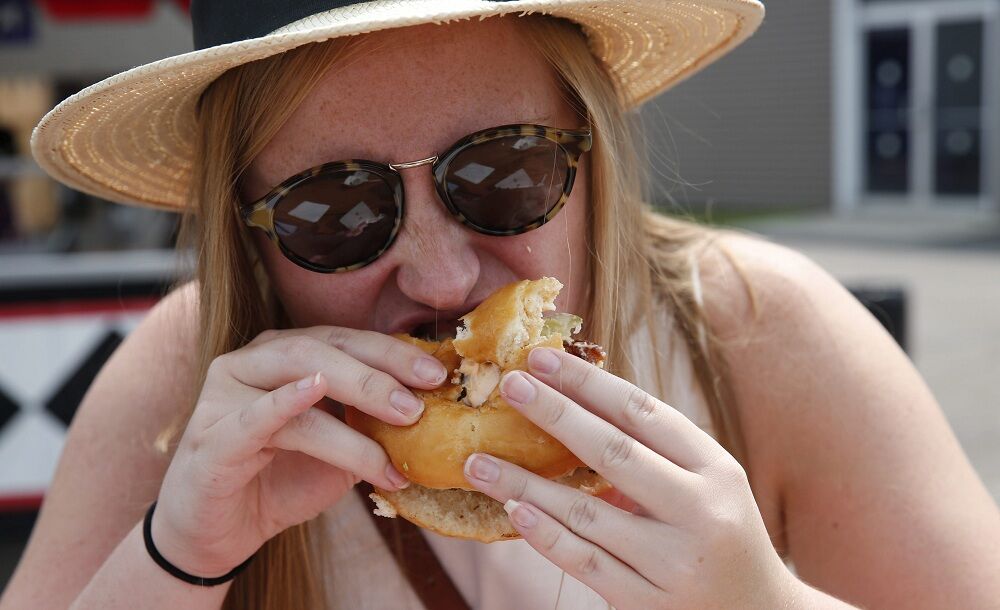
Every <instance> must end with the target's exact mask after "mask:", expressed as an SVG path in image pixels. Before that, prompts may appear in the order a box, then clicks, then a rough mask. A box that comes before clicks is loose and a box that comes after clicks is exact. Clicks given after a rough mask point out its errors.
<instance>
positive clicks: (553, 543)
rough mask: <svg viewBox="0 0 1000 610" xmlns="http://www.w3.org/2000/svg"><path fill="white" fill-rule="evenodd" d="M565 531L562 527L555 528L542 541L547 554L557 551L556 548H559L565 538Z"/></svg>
mask: <svg viewBox="0 0 1000 610" xmlns="http://www.w3.org/2000/svg"><path fill="white" fill-rule="evenodd" d="M565 531H566V530H564V529H563V528H561V527H556V528H553V529H552V531H551V532H549V534H548V535H546V536H545V537H544V539H543V540H542V542H541V546H542V549H543V550H544V551H545V552H546V553H551V552H553V551H554V550H555V549H556V547H557V546H559V542H560V540H561V539H562V537H563V532H565Z"/></svg>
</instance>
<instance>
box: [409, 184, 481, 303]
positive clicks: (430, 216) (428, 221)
mask: <svg viewBox="0 0 1000 610" xmlns="http://www.w3.org/2000/svg"><path fill="white" fill-rule="evenodd" d="M400 174H401V175H402V177H403V192H404V197H405V210H404V215H403V226H402V228H401V229H400V232H399V235H398V236H397V238H396V245H395V247H394V248H393V249H392V252H393V256H394V258H395V262H396V265H397V270H396V282H397V284H398V286H399V289H400V291H401V292H402V293H403V294H405V295H406V296H407V297H409V298H410V299H412V300H414V301H417V302H419V303H423V304H425V305H427V306H429V307H433V308H434V309H458V308H460V307H462V305H463V304H464V303H465V302H466V301H467V300H468V298H469V295H470V293H471V292H472V289H473V287H474V286H475V285H476V282H477V281H478V280H479V272H480V261H479V256H478V255H477V253H476V251H475V248H474V247H473V239H474V236H473V235H471V234H470V232H469V231H467V230H465V229H464V228H463V227H462V225H461V224H460V223H459V222H458V221H457V220H455V218H453V217H452V216H451V214H450V213H449V212H448V210H447V208H445V206H444V203H443V202H442V201H441V199H440V197H439V195H438V193H437V189H436V188H435V186H434V181H433V179H432V175H431V168H430V166H429V165H428V166H426V167H411V168H409V169H402V170H401V171H400Z"/></svg>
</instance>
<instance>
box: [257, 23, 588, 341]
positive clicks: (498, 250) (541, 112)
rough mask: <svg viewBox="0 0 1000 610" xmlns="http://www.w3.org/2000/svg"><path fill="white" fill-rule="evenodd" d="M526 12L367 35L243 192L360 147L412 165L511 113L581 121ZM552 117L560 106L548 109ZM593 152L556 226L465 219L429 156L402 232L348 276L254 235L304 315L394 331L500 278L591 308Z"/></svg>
mask: <svg viewBox="0 0 1000 610" xmlns="http://www.w3.org/2000/svg"><path fill="white" fill-rule="evenodd" d="M516 20H517V18H516V17H514V16H508V17H504V18H502V19H487V20H484V21H481V22H480V21H471V22H465V21H463V22H456V23H450V24H446V25H433V24H430V25H421V26H416V27H411V28H404V29H399V30H392V31H388V32H376V33H373V34H369V35H368V36H372V37H374V38H376V40H374V41H373V42H376V43H377V44H375V45H373V47H372V48H373V51H372V52H369V53H367V54H365V55H363V56H362V57H360V58H356V59H354V60H353V61H352V62H350V63H349V64H348V65H346V66H344V67H340V66H335V67H334V68H333V69H331V70H329V71H328V72H327V74H326V75H325V76H324V77H323V78H322V79H321V81H320V82H319V84H318V85H317V86H316V88H315V89H313V91H312V92H311V93H310V94H309V95H308V96H307V97H306V99H305V100H304V102H303V103H302V105H301V106H300V107H299V108H297V109H296V111H295V112H294V114H293V115H292V117H291V118H290V119H289V121H288V122H287V123H286V124H285V125H284V126H283V128H282V129H281V130H280V131H279V133H278V134H277V136H276V137H275V138H274V139H273V140H272V141H271V142H270V143H269V144H268V145H267V146H266V147H265V148H264V150H263V151H262V152H261V154H260V155H259V156H258V157H257V159H255V161H254V163H253V164H252V165H251V167H250V168H249V172H248V175H247V179H246V181H245V183H244V184H243V188H242V191H243V192H242V195H243V198H244V201H253V200H256V199H257V198H259V197H261V196H262V195H264V194H265V193H266V192H267V191H269V190H270V189H271V188H272V187H273V186H274V185H276V184H278V183H280V182H281V181H282V180H284V179H285V178H287V177H289V176H291V175H293V174H296V173H298V172H300V171H302V170H304V169H307V168H309V167H313V166H315V165H319V164H321V163H326V162H331V161H338V160H342V159H349V158H365V159H371V160H374V161H380V162H385V163H388V162H392V163H398V162H404V161H414V160H417V159H423V158H426V157H429V156H431V155H434V154H438V153H440V152H442V151H444V149H445V148H446V147H448V146H449V145H451V144H452V143H453V142H454V141H455V140H457V139H459V138H461V137H463V136H465V135H467V134H469V133H472V132H474V131H478V130H480V129H484V128H489V127H494V126H497V125H503V124H508V123H524V122H538V123H542V124H547V125H550V126H553V127H561V128H574V129H575V128H579V127H583V126H584V123H583V120H582V119H581V118H579V117H578V116H577V115H576V114H575V113H574V112H573V110H572V108H571V107H570V106H569V104H568V103H566V101H565V100H564V99H563V97H562V93H561V91H560V90H559V86H558V83H557V80H556V77H555V74H554V72H553V71H552V69H551V67H550V66H549V65H548V64H547V63H546V62H545V60H544V59H543V58H542V57H540V56H538V55H537V54H536V53H535V52H534V51H533V50H532V49H531V47H530V46H529V45H528V43H527V42H526V41H525V40H523V39H522V37H521V36H520V35H519V33H518V31H517V23H516ZM542 117H551V118H549V119H544V118H542ZM588 161H589V153H587V154H585V155H584V156H583V158H582V159H581V163H580V167H579V169H578V172H577V176H576V181H575V184H574V187H573V192H572V194H571V196H570V198H569V200H568V201H567V202H566V205H565V206H564V208H563V209H562V211H561V212H559V214H557V215H556V217H555V218H554V219H553V220H552V221H551V222H550V223H548V224H546V225H544V226H542V227H540V228H538V229H535V230H534V231H529V232H528V233H524V234H522V235H518V236H513V237H492V236H487V235H481V234H478V233H475V232H473V231H471V230H470V229H467V228H466V227H464V226H462V225H461V224H459V223H458V222H457V221H456V220H454V219H453V218H452V216H451V215H450V214H449V213H448V210H447V209H446V208H445V207H444V204H443V203H442V202H441V201H440V199H439V198H438V195H437V192H436V190H435V188H434V184H433V181H432V179H431V171H430V166H429V165H425V166H420V167H416V168H412V169H404V170H402V176H403V184H404V189H405V193H406V195H405V196H406V206H407V207H406V212H405V216H404V219H403V226H402V229H401V231H400V233H399V236H398V237H397V240H396V243H395V244H393V246H392V247H391V248H390V249H389V250H388V251H387V252H386V253H384V254H383V255H382V256H381V257H380V258H379V259H378V260H376V261H375V262H373V263H372V264H370V265H368V266H367V267H364V268H362V269H358V270H355V271H351V272H348V273H341V274H328V275H327V274H319V273H314V272H311V271H308V270H306V269H302V268H300V267H298V266H296V265H295V264H294V263H292V262H291V261H289V260H287V259H286V258H285V257H284V256H282V255H281V253H280V251H279V250H278V249H277V247H275V246H274V245H273V244H271V243H270V242H269V241H268V240H267V239H266V237H265V236H264V234H263V232H261V231H257V230H255V231H254V239H255V243H256V244H257V247H258V250H259V251H260V252H261V256H262V258H263V261H264V265H265V267H266V269H267V271H268V274H269V276H270V277H271V278H272V280H273V282H274V286H275V289H276V290H277V293H278V296H279V298H280V299H281V300H282V303H283V304H284V306H285V308H286V310H287V311H288V313H289V315H290V316H291V318H292V321H293V323H294V324H295V325H296V326H313V325H318V324H329V325H336V326H346V327H351V328H364V329H373V330H377V331H380V332H386V331H388V330H390V329H391V328H392V326H393V325H394V324H396V323H397V322H398V321H399V320H400V318H401V317H402V316H404V315H408V314H412V313H414V312H428V311H433V310H434V309H440V310H460V311H462V312H465V311H467V310H468V309H470V308H471V306H472V305H474V304H475V303H478V302H479V301H480V300H482V299H483V298H485V297H486V296H487V295H489V294H490V293H491V292H493V291H494V290H495V289H496V288H498V287H500V286H502V285H504V284H506V283H508V282H511V281H514V280H517V279H522V278H532V279H534V278H538V277H541V276H545V275H548V276H554V277H557V278H559V279H560V280H561V281H562V282H563V284H564V285H565V286H566V288H564V289H563V291H562V293H561V294H560V295H559V300H558V301H557V306H558V308H559V310H561V311H570V312H581V311H582V305H583V303H584V296H585V288H586V281H587V278H588V277H589V273H588V269H587V260H586V258H587V257H586V252H587V249H586V245H585V235H586V206H587V205H588V199H589V197H588V189H587V186H588V182H589V172H588V168H589V162H588Z"/></svg>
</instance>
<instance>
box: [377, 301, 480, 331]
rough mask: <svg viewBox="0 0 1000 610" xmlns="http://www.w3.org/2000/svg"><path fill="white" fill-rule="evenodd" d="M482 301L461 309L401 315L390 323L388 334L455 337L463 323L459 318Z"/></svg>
mask: <svg viewBox="0 0 1000 610" xmlns="http://www.w3.org/2000/svg"><path fill="white" fill-rule="evenodd" d="M480 302H481V301H476V302H473V303H470V304H469V305H468V307H464V308H462V309H459V310H455V309H453V310H450V311H449V310H434V309H431V310H427V311H422V312H415V313H411V314H408V315H404V316H400V318H399V320H398V321H397V322H396V323H395V324H392V325H390V327H389V329H388V331H387V333H386V334H390V335H391V334H395V333H405V334H408V335H411V336H414V337H421V338H425V339H426V338H429V339H443V338H445V337H454V336H455V329H456V328H458V327H459V326H461V325H462V321H461V320H460V319H459V318H461V317H462V316H464V315H465V314H467V313H469V312H470V311H472V310H473V309H475V308H476V307H477V306H479V303H480Z"/></svg>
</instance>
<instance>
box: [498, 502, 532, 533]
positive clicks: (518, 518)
mask: <svg viewBox="0 0 1000 610" xmlns="http://www.w3.org/2000/svg"><path fill="white" fill-rule="evenodd" d="M503 509H504V510H505V511H507V514H508V515H510V518H511V520H513V521H514V523H516V524H517V525H519V526H521V527H523V528H530V527H535V526H536V525H538V515H536V514H535V513H534V512H532V511H531V510H530V509H529V508H528V507H527V506H525V505H524V504H521V503H520V502H518V501H517V500H514V499H513V498H511V499H510V500H507V502H506V503H504V505H503Z"/></svg>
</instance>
